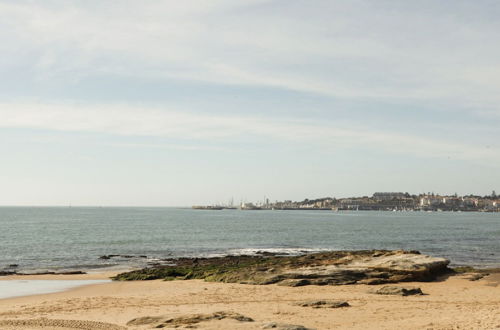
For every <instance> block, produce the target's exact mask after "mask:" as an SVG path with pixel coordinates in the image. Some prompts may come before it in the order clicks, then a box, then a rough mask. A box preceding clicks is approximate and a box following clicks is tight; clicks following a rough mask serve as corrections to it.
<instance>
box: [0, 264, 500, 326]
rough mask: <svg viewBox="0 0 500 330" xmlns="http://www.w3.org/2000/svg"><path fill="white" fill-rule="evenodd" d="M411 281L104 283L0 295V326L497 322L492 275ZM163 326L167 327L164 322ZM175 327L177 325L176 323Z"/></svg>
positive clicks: (498, 278) (498, 294)
mask: <svg viewBox="0 0 500 330" xmlns="http://www.w3.org/2000/svg"><path fill="white" fill-rule="evenodd" d="M110 275H112V274H109V273H108V274H89V275H59V276H54V275H46V276H22V277H21V276H9V277H3V278H2V280H7V281H8V280H11V279H21V278H23V279H58V280H60V279H68V280H69V279H79V280H81V279H105V278H108V277H109V276H110ZM397 285H398V286H417V287H420V288H421V289H422V291H423V292H424V293H425V295H420V296H407V297H401V296H384V295H377V294H373V293H371V291H372V290H374V289H377V288H379V287H381V286H382V285H370V286H368V285H344V286H303V287H283V286H278V285H261V286H258V285H243V284H226V283H211V282H204V281H202V280H189V281H169V282H165V281H159V280H156V281H138V282H112V283H105V284H96V285H89V286H85V287H79V288H74V289H71V290H69V291H65V292H59V293H52V294H44V295H35V296H27V297H17V298H8V299H1V300H0V329H2V330H11V329H21V330H27V329H34V330H38V329H58V330H73V329H110V330H113V329H148V328H152V325H151V324H149V325H142V326H127V322H129V321H130V320H132V319H134V318H137V317H144V316H160V315H163V316H165V318H173V317H179V316H186V315H192V314H200V313H201V314H210V313H213V312H218V311H224V312H234V313H239V314H241V315H244V316H246V317H250V318H252V319H253V320H254V322H245V321H238V320H236V319H232V318H225V319H223V320H217V319H213V320H209V321H202V322H199V323H195V324H192V325H191V326H194V327H196V328H198V329H262V327H263V325H264V324H266V323H268V322H278V323H287V324H296V325H303V326H305V327H308V328H315V329H497V328H499V329H500V274H498V273H497V274H492V275H489V276H487V277H484V278H482V279H480V280H477V281H470V280H468V279H467V278H465V276H461V275H457V276H451V277H446V278H443V279H441V280H439V281H436V282H426V283H422V282H419V283H400V284H397ZM317 299H334V300H344V301H347V302H348V303H349V304H350V305H351V306H350V307H343V308H334V309H333V308H312V307H300V306H297V305H295V303H297V302H300V301H304V300H317ZM166 328H168V326H167V327H166ZM181 328H182V326H181Z"/></svg>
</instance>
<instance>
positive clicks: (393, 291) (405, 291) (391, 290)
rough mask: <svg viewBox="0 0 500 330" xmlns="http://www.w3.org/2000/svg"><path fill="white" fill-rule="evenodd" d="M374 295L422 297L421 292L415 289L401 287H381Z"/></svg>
mask: <svg viewBox="0 0 500 330" xmlns="http://www.w3.org/2000/svg"><path fill="white" fill-rule="evenodd" d="M374 293H376V294H387V295H397V296H411V295H422V294H423V293H422V290H420V288H417V287H406V288H404V287H401V286H383V287H381V288H380V289H378V290H376V291H375V292H374Z"/></svg>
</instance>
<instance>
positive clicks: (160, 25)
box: [0, 0, 500, 206]
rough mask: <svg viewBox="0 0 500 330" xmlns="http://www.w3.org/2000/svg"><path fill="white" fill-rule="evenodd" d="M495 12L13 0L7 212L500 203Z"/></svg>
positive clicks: (364, 4) (290, 3)
mask: <svg viewBox="0 0 500 330" xmlns="http://www.w3.org/2000/svg"><path fill="white" fill-rule="evenodd" d="M499 16H500V2H498V1H496V0H477V1H469V0H467V1H462V0H443V1H434V0H433V1H429V0H422V1H399V0H392V1H387V0H377V1H373V0H371V1H363V0H350V1H341V0H328V1H323V0H315V1H310V0H307V1H306V0H238V1H234V0H190V1H175V0H172V1H170V0H166V1H132V0H130V1H126V0H123V1H97V0H81V1H57V0H46V1H25V0H18V1H1V0H0V205H103V206H104V205H110V206H111V205H113V206H128V205H130V206H141V205H142V206H190V205H193V204H215V203H226V202H228V201H229V200H230V199H231V198H232V199H233V200H234V201H235V202H240V201H254V202H255V201H259V200H262V199H263V198H264V197H267V198H269V199H270V200H272V201H274V200H284V199H292V200H302V199H304V198H310V199H311V198H318V197H326V196H330V197H349V196H364V195H372V194H373V193H374V192H377V191H402V192H410V193H416V194H418V193H423V192H436V193H442V194H453V193H458V194H468V193H474V194H481V195H486V194H490V193H491V192H492V190H495V189H496V191H497V192H498V191H500V144H499V137H500V42H498V33H499V31H500V20H498V17H499Z"/></svg>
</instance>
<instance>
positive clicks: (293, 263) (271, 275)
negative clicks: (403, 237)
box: [113, 250, 451, 286]
mask: <svg viewBox="0 0 500 330" xmlns="http://www.w3.org/2000/svg"><path fill="white" fill-rule="evenodd" d="M170 263H171V265H168V266H156V267H150V268H144V269H141V270H135V271H131V272H126V273H121V274H119V275H117V276H115V277H114V278H113V279H114V280H117V281H134V280H154V279H163V280H188V279H204V280H205V281H212V282H226V283H241V284H262V285H265V284H274V283H278V284H280V285H286V286H303V285H345V284H384V283H398V282H408V281H432V280H434V279H435V278H436V277H437V276H439V275H443V274H446V273H448V272H450V271H451V270H450V269H449V268H448V264H449V260H447V259H444V258H436V257H431V256H428V255H423V254H420V253H419V252H418V251H402V250H395V251H388V250H363V251H329V252H320V253H313V254H307V255H301V256H275V255H259V256H225V257H217V258H179V259H172V260H170Z"/></svg>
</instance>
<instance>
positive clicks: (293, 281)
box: [278, 279, 311, 287]
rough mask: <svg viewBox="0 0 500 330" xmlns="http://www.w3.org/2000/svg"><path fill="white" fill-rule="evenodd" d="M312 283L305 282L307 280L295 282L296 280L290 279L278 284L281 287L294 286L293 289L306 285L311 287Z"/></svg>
mask: <svg viewBox="0 0 500 330" xmlns="http://www.w3.org/2000/svg"><path fill="white" fill-rule="evenodd" d="M310 284H311V281H309V280H305V279H299V280H294V279H288V280H283V281H281V282H279V283H278V285H280V286H292V287H297V286H304V285H310Z"/></svg>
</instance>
